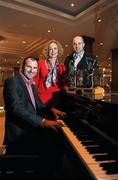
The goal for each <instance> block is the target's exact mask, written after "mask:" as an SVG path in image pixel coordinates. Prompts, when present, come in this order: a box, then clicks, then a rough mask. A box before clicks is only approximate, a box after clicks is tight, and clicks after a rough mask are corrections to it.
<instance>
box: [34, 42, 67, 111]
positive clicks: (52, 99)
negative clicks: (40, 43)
mask: <svg viewBox="0 0 118 180" xmlns="http://www.w3.org/2000/svg"><path fill="white" fill-rule="evenodd" d="M43 54H44V56H45V59H40V60H39V61H38V71H37V74H36V76H35V77H34V81H35V83H36V86H37V90H38V95H39V97H40V99H41V101H42V103H44V104H46V105H48V106H49V107H51V106H52V105H53V106H55V107H57V108H60V106H61V94H60V90H61V89H62V88H63V87H64V84H65V75H66V68H65V66H64V64H63V63H60V60H59V57H60V56H61V55H62V54H63V48H62V46H61V44H60V43H59V42H58V41H56V40H51V41H49V42H48V43H47V44H46V46H45V48H44V49H43Z"/></svg>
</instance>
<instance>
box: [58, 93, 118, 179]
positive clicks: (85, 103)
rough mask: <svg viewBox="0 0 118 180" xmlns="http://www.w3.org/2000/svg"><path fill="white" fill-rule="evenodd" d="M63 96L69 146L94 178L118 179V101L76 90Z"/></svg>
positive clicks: (65, 133) (65, 130)
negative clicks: (98, 98)
mask: <svg viewBox="0 0 118 180" xmlns="http://www.w3.org/2000/svg"><path fill="white" fill-rule="evenodd" d="M115 99H116V97H115ZM63 100H64V101H63V106H64V107H63V108H64V110H65V111H66V112H67V117H66V118H65V123H66V125H67V126H65V127H62V128H61V130H62V132H63V134H64V137H65V138H66V140H67V141H68V143H69V144H70V147H69V148H70V149H71V148H72V149H73V150H74V152H75V154H76V156H77V159H78V157H79V159H80V161H81V162H82V164H83V165H84V167H85V168H86V171H87V172H88V173H89V175H90V177H91V179H96V180H106V179H107V180H118V120H117V118H118V104H117V103H116V102H115V103H113V102H106V101H101V100H95V99H91V98H88V97H82V96H78V95H76V94H72V93H71V94H64V97H63ZM78 168H79V167H78Z"/></svg>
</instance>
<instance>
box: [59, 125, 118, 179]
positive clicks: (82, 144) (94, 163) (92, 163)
mask: <svg viewBox="0 0 118 180" xmlns="http://www.w3.org/2000/svg"><path fill="white" fill-rule="evenodd" d="M61 130H62V132H63V134H64V136H65V137H66V139H67V140H68V142H69V143H70V145H71V146H72V147H73V149H74V151H75V153H76V154H77V156H79V158H80V159H81V161H82V162H83V164H84V166H85V167H86V169H87V170H88V172H89V173H90V175H91V177H92V178H93V179H96V180H118V161H117V162H116V159H115V158H114V159H113V158H111V159H108V160H107V159H105V158H103V159H104V160H103V159H102V160H100V157H102V156H105V157H107V156H108V155H109V154H108V152H107V151H103V152H102V151H100V152H97V153H96V152H95V153H91V152H90V151H89V150H90V149H92V148H93V149H94V148H99V144H96V143H95V142H94V140H83V141H82V140H79V137H77V136H76V135H75V134H74V133H73V132H72V131H71V130H70V129H69V127H67V126H64V127H61ZM78 131H79V130H78ZM80 139H81V138H80ZM87 142H91V144H92V145H89V143H88V145H87ZM97 158H98V160H97ZM110 164H111V167H113V166H112V165H114V167H115V166H116V167H117V168H114V169H115V170H114V169H113V173H112V172H111V173H108V172H107V170H106V169H105V168H104V165H108V166H110Z"/></svg>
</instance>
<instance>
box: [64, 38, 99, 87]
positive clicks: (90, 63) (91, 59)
mask: <svg viewBox="0 0 118 180" xmlns="http://www.w3.org/2000/svg"><path fill="white" fill-rule="evenodd" d="M72 46H73V49H74V51H73V52H72V54H71V55H69V56H68V57H66V59H65V62H64V64H65V66H66V70H67V81H68V85H69V86H72V87H81V88H91V87H93V86H94V80H93V76H94V72H96V71H98V69H99V68H98V64H97V60H96V58H95V56H94V55H92V54H87V53H86V52H85V50H84V47H85V42H84V39H83V37H82V36H75V37H74V38H73V41H72ZM96 75H97V73H95V76H96Z"/></svg>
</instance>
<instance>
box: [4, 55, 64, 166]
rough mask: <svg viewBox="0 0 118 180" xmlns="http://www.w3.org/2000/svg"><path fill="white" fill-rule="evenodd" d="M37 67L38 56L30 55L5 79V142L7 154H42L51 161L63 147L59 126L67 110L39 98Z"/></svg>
mask: <svg viewBox="0 0 118 180" xmlns="http://www.w3.org/2000/svg"><path fill="white" fill-rule="evenodd" d="M37 68H38V63H37V60H36V59H35V58H32V57H27V58H25V59H24V61H23V65H22V69H21V72H20V73H19V74H18V75H16V76H14V77H12V78H10V79H7V80H6V81H5V83H4V92H3V96H4V102H5V115H6V122H5V138H4V144H5V145H6V153H7V154H13V155H14V154H39V156H41V158H42V159H43V158H45V160H44V159H43V160H44V162H48V159H49V158H50V159H51V158H52V157H58V155H59V154H58V153H60V151H61V150H62V147H61V145H62V144H63V143H62V142H61V138H60V136H59V133H58V127H59V126H63V125H64V123H63V121H62V120H61V119H60V118H61V117H62V116H64V115H65V113H64V112H62V111H59V110H57V109H54V108H51V109H48V108H47V107H46V106H45V105H44V104H42V103H41V102H40V99H39V97H38V94H37V91H36V88H35V85H34V84H33V81H32V78H33V77H34V76H35V74H36V72H37ZM61 143H62V144H61ZM51 156H52V157H51ZM43 160H42V161H43ZM46 165H47V164H45V166H46Z"/></svg>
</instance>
